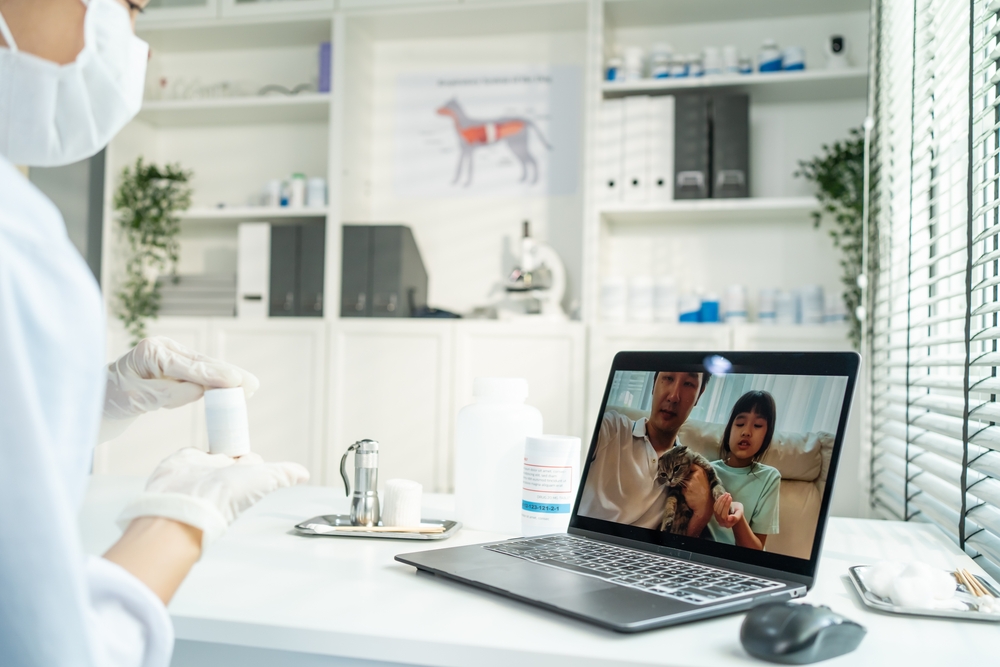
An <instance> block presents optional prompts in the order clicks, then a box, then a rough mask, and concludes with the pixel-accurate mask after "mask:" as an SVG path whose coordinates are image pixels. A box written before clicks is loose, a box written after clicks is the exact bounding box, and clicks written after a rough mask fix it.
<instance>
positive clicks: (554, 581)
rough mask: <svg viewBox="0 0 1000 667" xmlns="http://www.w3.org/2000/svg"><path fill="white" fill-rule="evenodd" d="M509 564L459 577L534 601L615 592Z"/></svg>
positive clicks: (594, 582)
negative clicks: (601, 591) (599, 592)
mask: <svg viewBox="0 0 1000 667" xmlns="http://www.w3.org/2000/svg"><path fill="white" fill-rule="evenodd" d="M510 561H511V562H510V563H509V564H508V563H504V564H502V565H500V564H498V565H491V566H488V567H479V568H475V569H472V570H467V571H463V572H462V573H461V577H462V578H463V579H467V580H469V581H475V582H479V583H481V584H485V585H486V586H489V587H491V588H498V589H500V590H503V591H508V592H510V593H513V594H514V595H520V596H523V597H527V598H532V599H536V600H550V599H552V598H553V597H563V596H566V595H569V596H571V597H576V596H580V595H584V594H587V593H592V592H595V591H600V590H605V589H611V588H619V587H618V586H615V585H614V584H609V583H608V582H606V581H602V580H600V579H595V578H594V577H587V576H584V575H581V574H574V573H572V572H566V571H564V570H558V569H556V568H553V567H546V566H544V565H537V564H535V563H531V562H528V561H523V560H520V559H515V558H511V559H510Z"/></svg>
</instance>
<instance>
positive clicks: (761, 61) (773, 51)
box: [757, 39, 781, 72]
mask: <svg viewBox="0 0 1000 667" xmlns="http://www.w3.org/2000/svg"><path fill="white" fill-rule="evenodd" d="M757 71H758V72H779V71H781V49H779V48H778V43H777V42H775V41H774V40H773V39H765V40H764V43H763V44H761V46H760V51H758V52H757Z"/></svg>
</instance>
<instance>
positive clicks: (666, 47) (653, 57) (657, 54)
mask: <svg viewBox="0 0 1000 667" xmlns="http://www.w3.org/2000/svg"><path fill="white" fill-rule="evenodd" d="M673 55H674V50H673V48H672V47H671V46H670V44H668V43H666V42H657V43H656V44H653V49H652V51H651V52H650V54H649V76H650V77H651V78H653V79H666V78H668V77H669V76H670V60H671V59H672V58H673Z"/></svg>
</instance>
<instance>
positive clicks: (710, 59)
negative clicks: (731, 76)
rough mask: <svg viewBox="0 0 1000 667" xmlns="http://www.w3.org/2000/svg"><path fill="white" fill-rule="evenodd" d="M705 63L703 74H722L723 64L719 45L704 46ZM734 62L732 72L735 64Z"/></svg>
mask: <svg viewBox="0 0 1000 667" xmlns="http://www.w3.org/2000/svg"><path fill="white" fill-rule="evenodd" d="M703 60H704V64H705V76H715V75H716V74H722V72H723V64H722V54H721V53H719V47H717V46H706V47H705V55H704V59H703ZM733 64H734V70H733V71H734V72H735V71H736V70H735V65H736V64H737V63H733Z"/></svg>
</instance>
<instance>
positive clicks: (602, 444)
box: [396, 352, 861, 632]
mask: <svg viewBox="0 0 1000 667" xmlns="http://www.w3.org/2000/svg"><path fill="white" fill-rule="evenodd" d="M860 361H861V358H860V356H859V355H857V354H855V353H853V352H801V353H799V352H720V353H715V354H713V353H705V352H621V353H619V354H618V355H617V356H616V357H615V359H614V362H613V364H612V368H611V373H610V375H609V377H608V382H607V386H606V388H605V390H604V398H603V400H602V402H601V409H600V412H599V415H600V416H599V418H598V421H597V424H595V426H594V431H593V435H592V437H591V440H590V448H589V451H588V454H587V457H586V459H585V462H584V466H583V472H582V475H581V479H580V483H579V488H578V491H577V494H576V500H575V503H574V505H573V509H572V513H571V515H570V520H569V528H568V529H567V531H566V532H565V533H559V534H554V535H544V536H540V537H522V538H515V539H510V540H504V541H500V542H491V543H488V544H480V545H471V546H463V547H453V548H444V549H436V550H430V551H421V552H417V553H406V554H400V555H398V556H396V560H397V561H400V562H402V563H406V564H408V565H412V566H414V567H416V568H417V569H418V570H420V571H423V572H426V573H431V574H433V575H436V576H440V577H446V578H448V579H452V580H456V581H460V582H463V583H466V584H470V585H472V586H475V587H478V588H481V589H484V590H487V591H490V592H493V593H498V594H500V595H504V596H507V597H510V598H514V599H516V600H520V601H522V602H525V603H528V604H531V605H534V606H537V607H542V608H544V609H547V610H550V611H553V612H557V613H560V614H565V615H567V616H571V617H573V618H577V619H580V620H583V621H587V622H590V623H594V624H596V625H599V626H602V627H605V628H610V629H612V630H616V631H619V632H639V631H642V630H649V629H653V628H660V627H665V626H669V625H675V624H678V623H685V622H689V621H694V620H698V619H703V618H710V617H714V616H721V615H724V614H731V613H736V612H740V611H745V610H747V609H749V608H751V607H753V606H755V605H758V604H761V603H764V602H771V601H779V600H788V599H791V598H797V597H801V596H803V595H805V594H806V592H807V591H808V590H809V588H810V587H811V586H812V585H813V582H814V580H815V576H816V571H817V565H818V561H819V555H820V549H821V546H822V542H823V533H824V529H825V526H826V519H827V513H828V511H829V507H830V495H831V490H832V489H833V484H834V481H835V478H836V474H835V473H836V469H837V462H838V460H839V459H840V452H841V448H842V446H843V441H844V433H845V430H846V427H847V420H848V415H849V410H850V406H851V400H852V398H853V395H854V388H855V383H856V380H857V375H858V367H859V365H860ZM696 454H697V456H696ZM827 457H829V458H827ZM827 461H828V463H827ZM706 465H707V466H708V467H709V468H711V471H712V473H710V472H709V471H708V470H706V469H705V466H706ZM696 468H697V469H699V470H700V472H695V471H694V470H695V469H696ZM824 471H825V474H826V478H825V482H824V483H822V484H820V481H822V475H823V472H824ZM713 473H714V474H713ZM783 480H787V481H783ZM793 480H799V481H793ZM810 480H811V481H812V483H813V484H814V485H815V486H816V487H821V488H818V489H813V490H808V493H805V494H804V493H803V488H804V487H808V485H809V483H810ZM720 485H721V487H722V489H720V488H719V486H720ZM813 491H816V493H813ZM782 493H784V494H786V495H787V498H786V499H785V503H783V502H782V498H781V494H782ZM817 493H818V494H819V496H820V497H819V498H818V499H817V498H816V495H817ZM810 496H811V497H810ZM720 499H721V503H720V502H719V501H720ZM810 503H811V504H810ZM552 506H553V507H556V506H558V503H555V502H554V503H552Z"/></svg>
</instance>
